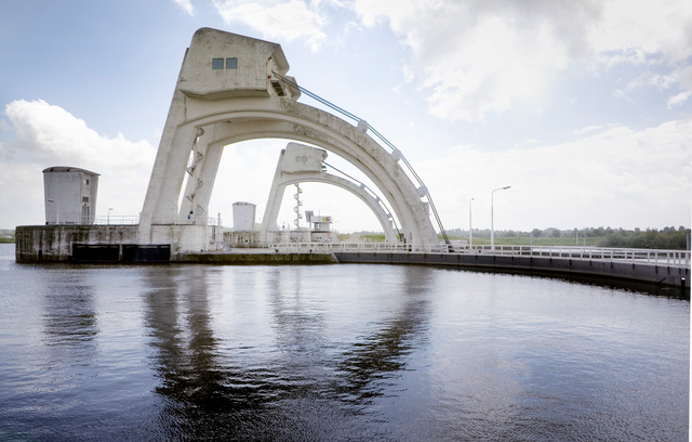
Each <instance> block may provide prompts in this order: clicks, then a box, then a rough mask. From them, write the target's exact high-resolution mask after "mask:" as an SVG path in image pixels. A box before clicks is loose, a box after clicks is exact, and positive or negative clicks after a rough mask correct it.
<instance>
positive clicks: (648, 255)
mask: <svg viewBox="0 0 692 442" xmlns="http://www.w3.org/2000/svg"><path fill="white" fill-rule="evenodd" d="M269 247H270V248H274V249H276V250H280V251H287V252H319V251H324V252H361V253H365V252H375V253H378V252H380V253H392V252H398V253H453V254H463V255H473V254H483V255H498V256H523V257H543V258H558V259H582V260H599V261H624V262H632V263H637V264H651V265H667V266H676V267H685V266H689V265H690V251H689V250H658V249H614V248H603V247H566V246H495V249H494V250H493V249H492V248H491V247H490V246H473V247H462V246H454V245H445V244H429V245H417V246H410V245H404V244H387V243H358V244H348V243H281V244H272V245H270V246H269Z"/></svg>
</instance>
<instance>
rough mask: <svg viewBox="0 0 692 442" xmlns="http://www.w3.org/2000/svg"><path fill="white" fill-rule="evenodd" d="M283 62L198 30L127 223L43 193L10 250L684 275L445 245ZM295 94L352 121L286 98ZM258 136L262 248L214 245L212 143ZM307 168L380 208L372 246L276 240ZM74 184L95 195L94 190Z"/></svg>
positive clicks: (397, 176) (387, 161)
mask: <svg viewBox="0 0 692 442" xmlns="http://www.w3.org/2000/svg"><path fill="white" fill-rule="evenodd" d="M288 70H289V64H288V61H287V60H286V57H285V55H284V53H283V51H282V49H281V46H280V45H278V44H276V43H271V42H267V41H263V40H258V39H254V38H249V37H244V36H241V35H236V34H232V33H228V32H223V31H219V30H215V29H209V28H202V29H199V30H198V31H197V32H196V33H195V34H194V36H193V38H192V42H191V44H190V47H189V48H188V49H187V52H186V53H185V57H184V60H183V63H182V67H181V70H180V73H179V75H178V80H177V82H176V85H175V89H174V92H173V99H172V102H171V106H170V110H169V113H168V118H167V120H166V124H165V127H164V130H163V133H162V136H161V141H160V144H159V149H158V153H157V156H156V160H155V163H154V166H153V169H152V173H151V179H150V181H149V186H148V189H147V193H146V198H145V201H144V205H143V208H142V212H141V215H140V217H139V223H138V224H131V225H111V224H110V223H109V224H108V225H96V224H88V223H87V224H71V225H67V224H66V223H65V222H64V221H65V220H64V219H62V218H59V217H58V215H57V213H58V210H60V211H64V207H62V208H61V209H58V206H59V204H63V205H64V204H65V203H64V202H63V201H62V200H59V199H56V198H52V197H50V196H47V197H46V198H47V200H46V201H47V202H46V204H47V207H48V206H49V205H50V209H51V210H53V205H54V206H55V207H54V209H55V216H54V217H53V218H52V219H54V222H53V221H50V220H48V219H47V221H46V223H47V225H37V226H18V227H17V229H16V248H15V256H16V260H17V261H18V262H55V261H76V262H170V261H178V262H225V263H245V264H260V263H264V264H266V263H277V264H279V263H284V264H285V263H300V264H305V263H330V262H352V263H390V264H424V265H445V266H454V267H461V268H479V269H491V270H503V271H504V270H510V269H515V270H521V271H528V272H549V273H557V274H568V275H597V276H601V277H606V278H616V279H618V278H620V279H626V280H635V281H645V282H649V283H654V284H659V285H669V286H682V287H686V289H687V290H688V291H689V278H690V252H689V251H641V250H639V251H629V250H620V251H618V250H612V249H611V250H608V249H604V250H601V251H600V252H599V251H597V250H594V249H584V250H574V249H573V250H567V251H564V252H563V251H562V250H557V251H556V249H552V248H546V247H538V248H534V247H519V248H517V249H515V248H509V249H506V248H503V247H499V248H497V249H496V250H486V249H485V248H482V247H473V248H472V247H457V246H455V247H452V245H451V244H450V242H449V241H448V240H447V238H446V235H445V233H444V229H443V228H442V225H441V222H440V220H439V216H438V215H437V211H436V210H435V206H434V204H433V202H432V198H431V197H430V194H429V192H428V190H427V188H426V187H425V186H424V185H423V183H422V181H421V180H420V177H418V175H417V174H416V173H415V171H413V169H412V168H411V167H410V164H409V163H408V162H407V161H406V159H405V157H404V156H403V155H402V154H401V151H399V150H398V149H397V148H396V147H395V146H393V145H392V144H391V143H389V142H388V141H387V140H386V139H384V137H382V136H381V135H380V134H379V133H378V132H377V131H376V130H375V129H374V128H372V127H371V126H369V125H368V123H367V122H365V121H364V120H361V119H359V118H357V117H355V116H354V115H352V114H349V113H348V112H346V111H344V110H343V109H340V108H338V107H336V106H334V105H332V104H331V103H329V102H326V101H325V100H323V99H321V98H320V97H318V96H316V95H314V94H312V93H311V92H309V91H307V90H306V89H304V88H302V87H300V86H298V83H297V82H296V80H295V79H294V78H292V77H290V76H288V75H287V73H288ZM301 93H305V94H306V95H308V96H310V97H311V98H314V99H316V100H317V101H319V102H321V103H322V104H325V105H327V106H329V107H331V108H332V109H334V110H336V111H338V112H340V113H342V114H344V115H346V116H347V117H348V118H350V119H352V120H354V121H355V124H350V123H349V122H347V121H346V120H344V119H341V118H339V117H337V116H335V115H332V114H330V113H328V112H325V111H323V110H321V109H318V108H316V107H313V106H309V105H306V104H302V103H298V102H297V100H298V98H299V97H300V96H301ZM369 133H372V134H373V135H374V136H376V137H377V138H378V139H379V140H380V141H381V142H383V145H385V146H387V148H388V149H385V148H384V147H382V145H380V144H378V142H376V141H375V140H374V139H373V138H371V136H370V135H369ZM262 138H279V139H287V140H291V141H292V142H291V143H289V144H288V146H287V147H286V149H284V150H283V151H282V152H281V154H280V159H279V164H278V166H277V170H276V173H275V177H274V182H273V184H272V190H271V193H270V195H269V198H268V202H267V208H266V212H265V215H264V218H263V224H262V227H261V231H260V232H259V235H260V240H259V241H258V244H259V245H264V246H269V245H271V246H272V248H271V249H263V251H261V252H260V253H214V251H215V250H216V249H218V246H219V244H220V243H221V242H222V241H220V240H219V237H220V236H221V235H220V234H222V232H220V231H219V230H220V226H213V225H208V224H209V216H208V212H209V202H210V199H211V194H212V190H213V187H214V181H215V178H216V175H217V173H218V168H219V163H220V160H221V156H222V153H223V149H224V146H227V145H231V144H234V143H238V142H242V141H248V140H257V139H262ZM302 143H307V145H306V144H302ZM327 152H329V153H332V154H334V155H336V156H339V157H341V158H343V159H345V160H346V161H347V162H349V163H350V164H352V165H353V166H355V167H356V168H357V169H358V170H359V171H360V172H362V174H363V175H365V176H366V177H367V178H368V179H369V180H370V181H371V182H372V183H373V185H374V187H376V190H377V192H375V191H373V190H372V189H370V188H369V187H368V186H367V185H365V184H363V183H362V182H359V181H357V180H355V179H353V178H352V177H350V176H348V175H346V174H344V173H342V172H341V171H338V170H336V169H334V168H332V167H331V166H329V164H328V163H326V162H325V160H326V158H327V156H328V154H327ZM402 164H403V165H404V166H405V167H406V170H405V169H404V168H403V167H402ZM53 169H55V168H53ZM59 169H62V168H59ZM47 170H48V169H47ZM332 170H333V171H335V172H337V173H332ZM409 175H410V176H411V177H412V178H410V177H409ZM344 176H345V178H344ZM80 179H85V180H86V181H85V183H84V186H87V185H90V184H89V182H88V178H84V177H81V178H80ZM309 181H312V182H318V183H324V184H331V185H335V186H338V187H340V188H342V189H344V190H346V191H348V192H351V193H352V194H354V195H356V196H357V197H359V198H360V199H361V201H362V202H363V203H365V204H366V205H367V206H368V207H369V208H370V209H371V210H372V212H373V213H374V214H375V216H376V217H377V219H378V220H379V222H380V224H381V225H382V228H383V230H384V232H385V237H386V240H387V243H386V244H384V245H382V246H381V247H380V246H379V245H378V246H376V249H374V250H364V249H362V248H361V247H362V245H360V246H358V245H356V246H355V248H354V247H352V246H353V245H350V246H351V247H349V245H342V244H276V242H277V241H276V240H277V236H278V235H277V233H278V232H277V230H278V226H276V219H277V216H278V209H279V205H280V203H281V195H282V194H283V190H284V189H285V187H286V186H287V185H291V184H298V183H301V182H309ZM414 181H415V184H414ZM80 189H81V188H80ZM82 190H84V189H82ZM80 195H81V194H80ZM81 196H82V198H84V197H85V196H87V197H88V198H89V201H92V200H95V195H93V196H88V195H86V194H85V195H81ZM80 204H82V205H83V203H80ZM390 209H391V210H390ZM80 210H83V209H81V207H80ZM430 212H432V214H433V215H434V217H435V218H436V219H437V224H438V226H439V228H440V232H441V233H442V235H443V237H445V243H444V244H441V243H440V241H439V239H438V237H437V235H436V233H435V230H434V228H433V225H432V223H431V220H430ZM46 213H47V215H48V214H49V210H48V209H47V211H46ZM80 213H81V212H80ZM59 219H60V220H61V222H59V221H58V220H59ZM87 219H90V218H88V217H87ZM48 224H49V225H48ZM599 253H600V255H599Z"/></svg>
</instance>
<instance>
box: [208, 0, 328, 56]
mask: <svg viewBox="0 0 692 442" xmlns="http://www.w3.org/2000/svg"><path fill="white" fill-rule="evenodd" d="M319 4H320V2H319V1H316V2H313V3H312V4H311V8H309V7H308V5H307V4H306V3H305V2H303V1H300V0H290V1H288V2H286V1H281V0H214V6H215V7H216V10H217V11H218V13H219V14H220V15H221V17H222V18H223V21H224V23H226V24H229V25H230V24H233V23H235V22H240V23H243V24H245V25H248V26H250V27H251V28H253V29H255V30H257V31H259V32H261V33H262V34H263V35H264V38H268V39H275V40H280V41H283V40H285V41H289V42H290V41H293V40H296V39H304V40H305V41H306V42H307V43H308V44H309V45H310V47H311V48H312V49H313V50H316V49H317V48H319V47H320V45H321V43H322V41H324V39H325V38H326V34H325V33H324V32H323V31H322V26H323V25H324V23H325V19H324V18H323V17H322V16H320V14H319V13H318V12H316V9H317V8H318V7H319Z"/></svg>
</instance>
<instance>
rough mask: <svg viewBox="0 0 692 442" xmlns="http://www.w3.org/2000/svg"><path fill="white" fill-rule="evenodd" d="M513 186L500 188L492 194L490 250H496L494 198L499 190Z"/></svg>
mask: <svg viewBox="0 0 692 442" xmlns="http://www.w3.org/2000/svg"><path fill="white" fill-rule="evenodd" d="M510 187H512V186H505V187H498V188H497V189H495V190H493V191H492V192H490V250H493V251H494V250H495V225H494V220H493V196H494V194H495V192H497V191H498V190H507V189H509V188H510Z"/></svg>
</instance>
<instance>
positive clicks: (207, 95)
mask: <svg viewBox="0 0 692 442" xmlns="http://www.w3.org/2000/svg"><path fill="white" fill-rule="evenodd" d="M288 70H289V64H288V61H287V60H286V57H285V55H284V53H283V50H282V49H281V46H280V45H278V44H276V43H271V42H267V41H263V40H257V39H254V38H249V37H244V36H241V35H237V34H232V33H229V32H223V31H219V30H215V29H210V28H202V29H199V30H198V31H197V32H196V33H195V35H194V36H193V38H192V42H191V44H190V47H189V48H188V50H187V52H186V54H185V58H184V60H183V64H182V67H181V70H180V74H179V76H178V81H177V84H176V87H175V91H174V93H173V99H172V102H171V107H170V110H169V113H168V118H167V120H166V124H165V126H164V130H163V132H162V136H161V141H160V144H159V149H158V152H157V156H156V160H155V162H154V167H153V169H152V173H151V178H150V181H149V187H148V189H147V194H146V197H145V201H144V206H143V208H142V212H141V215H140V224H139V229H138V241H139V243H140V244H155V243H165V242H169V243H173V244H174V251H185V250H196V249H202V250H205V249H207V247H208V244H209V242H208V240H207V239H206V235H207V232H206V225H205V224H206V222H204V219H205V215H204V213H205V212H208V206H209V199H210V197H211V192H212V190H213V185H214V178H215V177H216V172H217V170H218V165H219V161H220V158H221V154H222V151H223V146H225V145H229V144H233V143H237V142H241V141H248V140H256V139H262V138H280V139H287V140H292V141H296V142H303V143H308V144H311V145H313V146H318V147H320V148H323V149H325V150H327V151H329V152H332V153H334V154H336V155H337V156H340V157H342V158H344V159H345V160H347V161H349V162H350V163H351V164H353V165H354V166H355V167H357V168H358V169H359V170H360V171H361V172H362V173H363V174H364V175H365V176H367V177H368V179H370V181H372V183H373V184H374V185H375V186H376V187H377V189H378V192H379V194H380V195H381V196H382V198H383V199H384V200H386V201H387V203H388V206H389V207H390V208H391V209H392V211H393V212H394V213H395V214H396V217H397V219H398V220H399V222H400V228H401V231H402V233H403V236H404V238H405V241H406V242H407V243H408V244H413V245H416V244H436V243H438V239H437V235H436V234H435V231H434V229H433V227H432V224H431V222H430V218H429V214H428V210H427V205H426V204H424V203H423V202H422V201H421V197H420V196H419V195H418V193H417V192H416V187H415V186H414V185H413V183H412V182H411V180H410V179H409V178H408V176H407V175H406V173H405V172H404V170H403V169H402V168H401V167H400V165H399V164H398V160H399V156H398V155H396V152H394V154H390V153H389V152H387V151H386V150H385V149H384V148H382V146H380V145H379V144H377V143H376V142H375V141H374V140H373V139H371V138H370V137H369V136H368V135H367V134H366V133H365V132H364V131H362V130H359V129H358V128H357V127H355V126H353V125H352V124H349V123H348V122H346V121H344V120H342V119H340V118H338V117H336V116H334V115H332V114H329V113H327V112H325V111H322V110H320V109H317V108H315V107H312V106H308V105H305V104H301V103H298V102H297V99H298V98H299V97H300V90H299V89H298V88H297V87H296V85H295V84H296V83H295V80H294V79H293V78H291V77H288V76H287V75H286V74H287V72H288ZM277 74H278V75H277ZM283 78H287V79H288V80H289V81H288V82H287V81H284V80H283ZM200 129H203V131H204V133H203V134H202V135H200V132H201V131H200ZM197 153H202V154H203V155H202V157H200V158H198V162H197V163H196V164H194V161H195V155H196V154H197ZM191 154H192V158H191ZM192 164H194V166H195V167H194V168H195V170H199V171H201V172H199V174H201V176H202V178H203V179H202V181H203V185H202V186H198V184H199V183H198V182H197V181H195V180H196V179H197V178H198V177H199V176H200V175H197V176H196V177H195V176H193V181H192V183H191V184H190V185H189V186H186V192H185V193H186V198H183V201H190V202H189V203H185V202H184V203H183V207H178V201H179V199H180V195H181V191H182V187H183V182H184V179H185V176H186V174H187V175H189V176H191V175H190V174H189V172H188V171H187V170H186V169H189V168H190V166H191V165H192ZM198 168H199V169H198ZM190 186H192V187H190ZM192 192H194V193H195V195H194V202H192V201H191V200H190V199H188V198H187V196H189V195H190V194H191V193H192ZM188 216H189V218H188ZM167 240H168V241H167Z"/></svg>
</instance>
